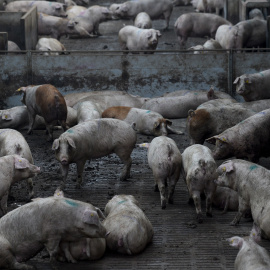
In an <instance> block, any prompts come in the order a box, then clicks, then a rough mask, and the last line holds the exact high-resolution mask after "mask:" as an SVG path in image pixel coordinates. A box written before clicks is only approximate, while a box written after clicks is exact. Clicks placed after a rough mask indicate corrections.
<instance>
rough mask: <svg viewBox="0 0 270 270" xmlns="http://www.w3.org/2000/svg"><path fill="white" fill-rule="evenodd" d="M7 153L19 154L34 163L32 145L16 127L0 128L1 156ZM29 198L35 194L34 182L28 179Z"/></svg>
mask: <svg viewBox="0 0 270 270" xmlns="http://www.w3.org/2000/svg"><path fill="white" fill-rule="evenodd" d="M7 155H19V156H21V157H22V158H25V159H27V160H28V161H29V162H30V163H31V164H34V160H33V157H32V153H31V150H30V147H29V145H28V143H27V141H26V140H25V138H24V137H23V135H22V134H21V133H20V132H18V131H16V130H14V129H0V157H3V156H7ZM27 184H28V189H29V198H30V199H31V198H32V197H33V196H34V191H33V182H32V179H31V178H28V179H27Z"/></svg>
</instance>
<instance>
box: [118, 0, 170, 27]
mask: <svg viewBox="0 0 270 270" xmlns="http://www.w3.org/2000/svg"><path fill="white" fill-rule="evenodd" d="M172 10H173V3H172V1H171V0H144V1H127V2H124V3H122V4H120V5H119V6H118V7H116V8H115V11H114V13H113V16H114V17H118V18H121V19H132V20H134V19H135V17H136V16H137V14H138V13H140V12H146V13H147V14H148V15H149V16H150V18H151V19H152V20H157V19H164V20H165V21H166V27H165V29H168V28H169V22H170V17H171V13H172Z"/></svg>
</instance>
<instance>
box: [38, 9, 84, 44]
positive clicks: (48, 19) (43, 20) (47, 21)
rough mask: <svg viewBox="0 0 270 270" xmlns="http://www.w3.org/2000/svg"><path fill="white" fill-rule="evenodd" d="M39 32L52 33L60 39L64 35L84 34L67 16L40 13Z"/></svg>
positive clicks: (52, 35) (41, 33)
mask: <svg viewBox="0 0 270 270" xmlns="http://www.w3.org/2000/svg"><path fill="white" fill-rule="evenodd" d="M38 34H39V35H50V36H51V37H52V38H55V39H57V40H60V38H61V37H62V36H67V35H82V36H84V32H81V31H80V29H79V28H78V27H77V26H76V25H75V24H72V23H71V22H70V20H68V19H65V18H59V17H57V16H51V15H47V14H45V13H38Z"/></svg>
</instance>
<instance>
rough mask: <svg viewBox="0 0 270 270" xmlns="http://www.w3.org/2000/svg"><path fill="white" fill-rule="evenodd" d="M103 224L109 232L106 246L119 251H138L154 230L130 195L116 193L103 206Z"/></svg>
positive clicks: (148, 240)
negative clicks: (104, 217)
mask: <svg viewBox="0 0 270 270" xmlns="http://www.w3.org/2000/svg"><path fill="white" fill-rule="evenodd" d="M105 214H106V215H107V217H106V219H105V220H104V221H103V225H104V227H105V228H106V230H107V232H108V233H109V234H108V236H107V238H106V242H107V247H108V248H109V249H111V250H115V251H117V252H119V253H123V254H128V255H133V254H137V253H140V252H141V251H143V250H144V249H145V248H146V245H147V244H148V243H150V242H151V241H152V238H153V235H154V232H153V227H152V224H151V222H150V221H149V219H148V218H147V217H146V215H145V214H144V212H143V211H142V210H141V208H140V205H139V202H138V201H137V200H136V199H135V198H134V196H132V195H116V196H114V197H113V198H112V199H111V200H110V201H109V202H108V203H107V204H106V206H105Z"/></svg>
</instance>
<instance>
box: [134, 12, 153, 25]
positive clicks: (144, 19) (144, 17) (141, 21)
mask: <svg viewBox="0 0 270 270" xmlns="http://www.w3.org/2000/svg"><path fill="white" fill-rule="evenodd" d="M134 26H136V27H138V28H142V29H150V28H152V21H151V18H150V16H149V15H148V14H147V13H146V12H140V13H138V14H137V16H136V18H135V20H134Z"/></svg>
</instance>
